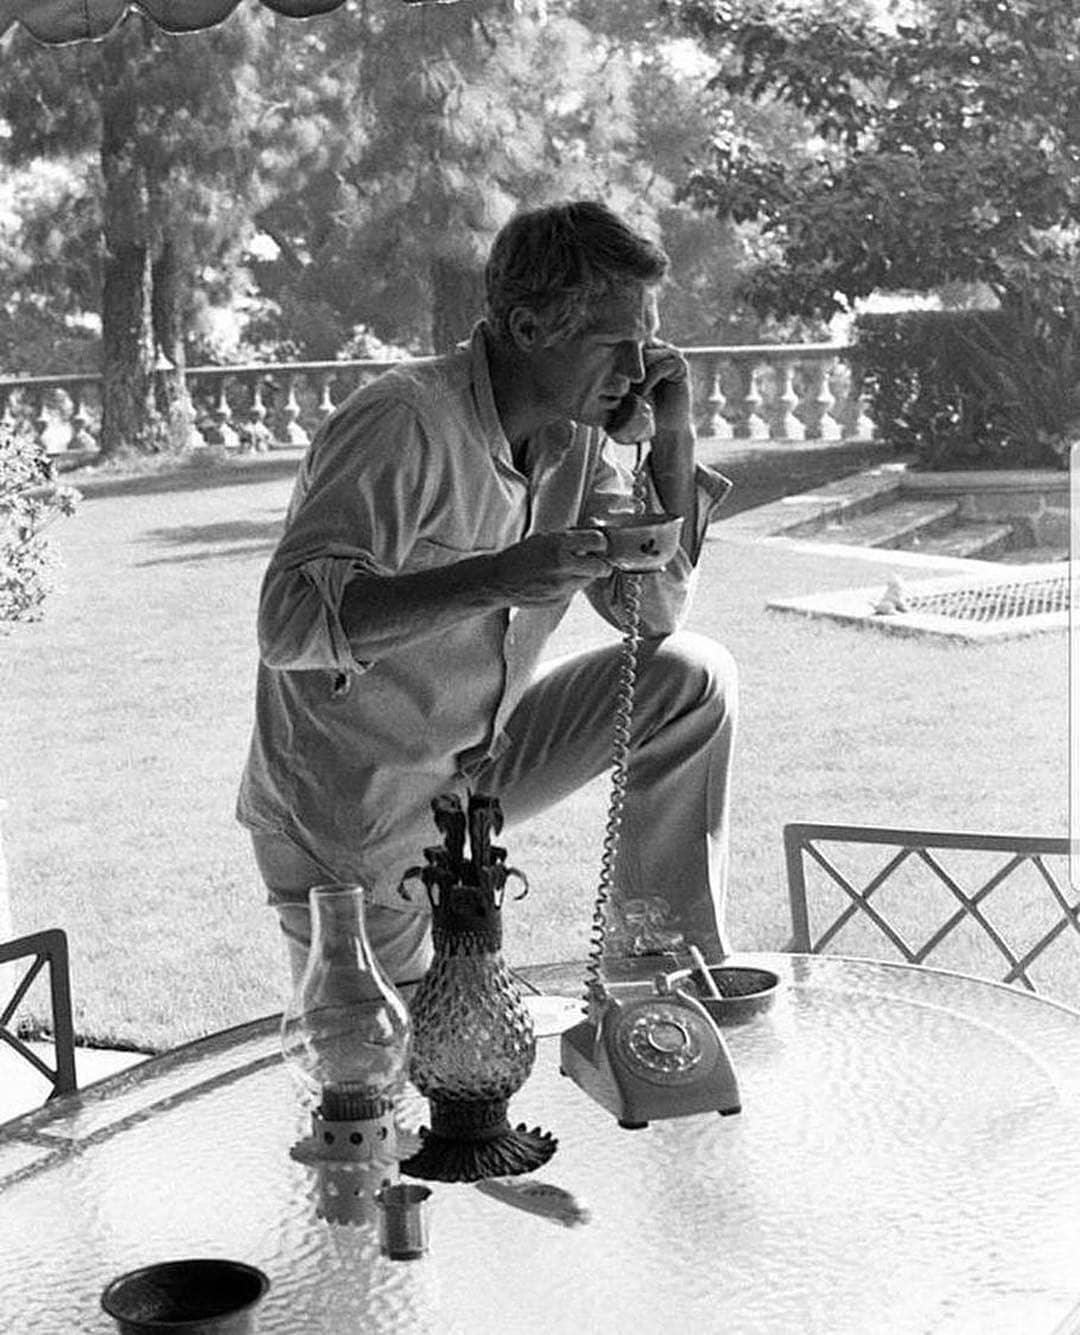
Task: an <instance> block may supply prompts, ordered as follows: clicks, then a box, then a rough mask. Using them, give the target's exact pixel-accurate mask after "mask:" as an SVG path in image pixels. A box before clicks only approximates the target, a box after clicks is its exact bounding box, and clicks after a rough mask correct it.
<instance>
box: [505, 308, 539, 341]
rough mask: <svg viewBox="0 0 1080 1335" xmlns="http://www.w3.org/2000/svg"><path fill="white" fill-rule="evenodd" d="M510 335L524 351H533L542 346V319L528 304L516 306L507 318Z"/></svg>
mask: <svg viewBox="0 0 1080 1335" xmlns="http://www.w3.org/2000/svg"><path fill="white" fill-rule="evenodd" d="M507 326H508V328H509V330H510V337H511V338H512V339H513V340H514V345H515V347H517V348H520V349H521V351H522V352H533V351H534V350H535V349H536V348H538V347H539V346H540V334H541V330H540V321H539V320H538V319H537V317H536V312H535V311H531V310H529V308H528V306H515V307H514V309H513V310H512V311H511V312H510V315H509V318H508V319H507Z"/></svg>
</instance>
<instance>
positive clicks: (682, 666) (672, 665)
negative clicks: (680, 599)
mask: <svg viewBox="0 0 1080 1335" xmlns="http://www.w3.org/2000/svg"><path fill="white" fill-rule="evenodd" d="M645 662H648V664H649V672H650V675H653V674H655V675H656V676H657V677H658V678H659V680H660V681H662V682H663V683H664V684H665V686H666V687H667V689H668V690H670V691H671V692H672V694H673V703H674V704H675V705H676V706H681V708H682V709H695V708H706V709H708V708H717V709H718V710H719V711H720V713H721V714H722V715H723V716H725V717H727V716H730V715H732V714H733V713H734V711H735V708H736V706H737V704H738V690H739V676H738V669H737V668H736V665H735V660H734V658H733V657H732V656H731V654H730V653H729V652H728V650H727V649H725V648H724V646H723V645H722V644H719V643H718V642H717V641H716V640H714V639H711V638H710V637H709V636H707V635H700V634H698V633H697V632H696V631H677V632H676V633H675V634H673V635H668V636H666V637H665V638H664V639H663V640H659V641H657V642H656V643H655V645H654V646H651V647H649V648H647V649H646V651H645V654H644V655H643V664H644V663H645Z"/></svg>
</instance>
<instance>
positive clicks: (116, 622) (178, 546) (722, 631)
mask: <svg viewBox="0 0 1080 1335" xmlns="http://www.w3.org/2000/svg"><path fill="white" fill-rule="evenodd" d="M725 451H727V453H725ZM864 453H865V452H864V451H859V450H855V449H851V448H846V447H845V448H842V449H839V448H835V447H834V448H833V449H831V450H827V451H812V450H806V449H802V450H796V451H790V452H789V451H781V450H777V449H776V448H775V447H772V448H771V449H769V450H768V451H765V452H762V453H760V454H755V453H750V452H747V451H743V452H741V453H732V452H731V447H730V446H723V445H721V444H719V443H717V444H715V445H712V446H707V447H706V451H705V457H707V458H709V459H710V460H711V461H712V462H719V463H721V465H722V466H725V467H727V468H728V470H729V472H730V473H731V475H732V476H733V477H734V478H735V480H736V483H737V488H738V489H737V491H736V493H735V498H734V499H733V502H732V505H731V512H734V511H735V510H736V509H738V508H746V507H747V506H749V505H751V504H759V503H762V502H763V501H766V500H772V499H775V498H776V497H777V496H779V495H783V494H785V493H788V492H793V491H799V490H803V489H806V488H809V487H813V486H815V485H818V484H820V483H821V482H822V481H824V480H825V479H827V478H828V477H830V476H834V475H838V474H839V473H841V472H844V471H850V470H851V469H852V468H853V467H856V466H857V465H858V464H859V462H860V461H862V459H863V457H864ZM294 462H295V461H294V460H292V459H285V458H275V457H272V458H270V459H269V460H267V461H255V462H253V463H251V464H250V465H249V466H246V467H242V468H241V467H237V468H235V469H232V470H229V471H226V472H221V471H216V472H215V471H203V472H199V471H194V470H192V471H189V472H186V473H184V474H182V475H179V476H161V477H152V476H149V477H144V478H139V479H134V480H131V481H126V482H125V481H123V480H112V481H105V482H102V481H100V480H99V481H97V482H94V483H92V484H88V486H87V495H86V498H85V499H84V501H83V504H82V506H81V507H80V510H79V512H78V514H77V515H76V517H75V518H74V519H72V520H70V521H66V522H65V523H64V524H63V526H62V527H61V528H60V529H58V530H57V535H58V536H57V544H58V547H59V549H60V553H61V556H62V558H63V563H64V564H63V569H62V570H61V572H60V578H59V585H58V588H57V590H56V592H55V594H54V595H53V597H52V598H51V599H50V601H49V603H48V605H47V614H46V618H45V620H44V621H43V622H41V623H39V624H36V625H29V626H20V627H15V628H14V629H12V630H11V632H10V633H9V634H7V635H5V636H4V638H3V639H2V640H0V656H2V658H0V693H2V697H0V698H2V702H3V704H2V709H0V794H2V795H3V796H4V797H6V799H7V809H6V812H5V813H4V823H5V841H6V848H7V860H8V865H9V872H10V881H11V899H12V913H13V919H14V926H15V929H16V931H18V932H23V931H30V930H33V929H35V928H38V927H42V926H46V925H53V924H56V925H62V926H64V927H65V928H66V929H67V930H68V932H69V934H70V937H71V946H72V973H73V985H74V993H75V1004H76V1027H77V1030H78V1032H79V1033H80V1034H81V1035H82V1036H83V1037H84V1038H85V1039H87V1040H88V1041H92V1042H98V1043H117V1044H120V1045H131V1046H136V1047H140V1048H159V1047H163V1046H168V1045H171V1044H174V1043H177V1042H180V1041H183V1040H186V1039H189V1038H192V1037H196V1036H198V1035H199V1034H202V1033H204V1032H207V1031H209V1030H212V1029H215V1028H219V1027H221V1026H223V1025H226V1024H230V1023H237V1022H240V1021H242V1020H245V1019H248V1018H251V1017H253V1016H256V1015H259V1014H264V1013H266V1012H268V1011H272V1010H276V1009H278V1008H279V1007H280V1005H281V1003H282V999H283V987H284V980H285V970H284V962H283V956H282V952H281V950H280V947H279V943H278V940H277V927H276V920H275V919H274V916H273V914H272V913H271V911H270V910H268V909H266V908H265V907H264V905H263V902H262V901H263V895H262V890H261V887H260V885H259V882H258V880H257V877H256V875H255V873H254V868H253V866H252V863H251V859H250V853H249V849H248V845H247V842H246V837H245V835H244V833H243V831H242V830H241V829H240V828H239V827H238V826H237V825H236V824H235V822H234V821H233V816H232V811H233V802H234V797H235V789H236V782H237V777H238V774H239V771H240V768H241V765H242V763H243V758H244V751H245V747H246V743H247V735H248V731H249V728H250V722H251V695H252V684H253V678H254V669H255V650H254V615H255V599H256V594H257V589H258V584H259V579H260V576H261V573H262V570H263V567H264V565H265V563H266V560H267V557H268V555H269V553H270V550H271V548H272V545H273V543H274V540H275V536H276V534H277V533H278V531H279V527H280V522H281V519H282V515H283V513H284V508H285V505H286V502H287V499H288V493H289V488H290V475H291V470H292V467H293V466H294ZM909 573H910V572H909ZM928 573H937V572H934V571H928ZM889 574H890V567H889V566H888V564H887V562H884V563H883V562H879V561H875V562H869V561H866V560H864V559H861V558H858V557H855V556H851V557H848V556H844V557H836V556H832V555H826V554H821V555H818V554H816V553H814V554H809V555H808V554H806V553H799V554H794V553H792V552H790V551H786V550H778V549H777V548H775V547H770V546H768V545H763V544H749V543H746V542H743V541H736V540H734V539H733V538H731V537H725V532H724V524H723V522H722V521H721V522H719V523H718V524H716V525H714V527H713V529H712V530H711V533H710V538H709V542H708V545H707V548H706V552H705V555H704V558H703V563H702V574H701V581H700V585H699V590H698V595H697V601H696V604H695V608H694V611H693V614H692V617H691V621H690V624H691V626H692V627H693V628H694V629H697V630H700V631H704V632H707V633H709V634H712V635H714V636H716V637H717V638H718V639H720V640H722V641H723V642H724V643H725V644H727V645H728V647H729V648H730V649H731V650H732V652H733V653H734V655H735V657H736V659H737V661H738V663H739V666H740V671H741V677H742V706H743V712H742V725H741V733H740V737H739V742H738V758H737V769H736V776H735V794H734V810H733V845H732V884H731V919H730V921H731V930H732V935H733V937H734V939H735V942H736V944H737V945H738V946H739V947H741V948H744V949H764V948H770V947H777V946H779V945H781V944H782V943H783V942H784V940H785V939H786V935H787V906H786V898H785V890H784V880H783V868H782V857H781V847H780V830H781V826H782V825H783V824H784V822H785V821H788V820H795V819H813V820H838V821H865V822H870V823H880V824H914V825H922V826H928V827H942V828H947V827H948V828H966V829H980V828H981V829H988V830H989V829H998V830H1005V831H1028V832H1043V833H1050V834H1063V833H1065V832H1066V830H1067V812H1068V738H1067V730H1066V726H1065V720H1066V712H1065V711H1066V701H1067V638H1066V636H1065V635H1063V634H1056V635H1045V636H1039V637H1032V638H1029V639H1017V640H1011V641H1005V642H1001V643H998V644H987V645H982V646H977V647H975V646H960V645H955V644H947V643H943V642H936V641H932V640H925V639H902V638H899V637H896V638H894V637H890V636H886V635H883V634H881V633H879V632H876V631H873V630H860V629H856V628H851V627H844V626H839V625H834V624H831V623H826V622H818V621H810V620H804V619H802V618H796V617H791V616H787V615H784V614H780V613H776V612H770V611H767V610H766V608H765V602H766V600H767V599H769V598H772V597H785V596H796V595H800V594H808V593H813V592H815V591H819V590H826V589H839V588H846V587H852V586H856V585H864V584H874V583H876V582H880V583H881V584H882V587H884V584H885V582H886V580H887V579H888V576H889ZM609 633H610V632H608V631H607V630H606V629H605V628H604V627H603V626H602V625H600V624H599V623H598V622H597V620H596V619H595V617H594V616H593V615H592V614H591V613H590V612H589V611H588V609H587V608H584V607H583V608H582V609H579V610H578V609H576V610H575V611H574V612H573V613H572V614H571V615H570V616H569V617H568V618H567V620H566V622H565V624H564V626H563V627H562V628H561V629H560V631H559V636H558V640H557V643H555V644H553V646H552V650H553V652H561V651H564V650H566V649H569V648H572V647H575V646H578V645H581V646H584V645H586V644H588V643H590V642H594V641H595V639H596V638H597V637H598V636H604V635H607V634H609ZM606 800H607V787H606V784H605V783H604V782H598V783H596V784H594V785H592V787H591V788H590V789H589V790H588V791H587V792H586V793H585V794H584V795H583V796H581V797H579V798H576V799H575V800H573V801H572V802H568V803H564V804H563V805H562V806H561V807H559V808H556V809H555V810H553V811H552V812H550V813H548V814H547V815H546V816H545V817H543V818H542V819H539V820H536V821H534V822H533V823H532V824H531V825H529V826H528V827H522V828H519V829H512V830H508V831H506V832H504V837H503V842H504V843H506V844H507V846H508V847H509V849H510V854H511V857H510V860H511V861H512V862H513V863H514V864H515V865H517V866H520V867H522V868H523V869H524V870H525V871H526V872H527V873H528V875H529V878H530V881H531V884H532V890H531V893H530V895H529V897H528V898H527V899H526V900H525V901H524V902H522V903H521V904H515V905H513V906H512V907H511V908H510V909H509V910H508V913H507V924H506V927H507V940H506V954H507V957H508V959H509V960H510V962H511V963H526V962H534V961H540V960H544V959H555V958H568V957H576V956H581V955H583V954H584V952H585V950H586V947H587V943H588V927H589V921H590V918H591V911H592V898H593V893H594V890H595V885H596V876H597V869H598V863H599V855H600V845H601V838H602V832H603V824H604V814H605V806H606Z"/></svg>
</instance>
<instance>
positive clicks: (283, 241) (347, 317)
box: [256, 0, 663, 355]
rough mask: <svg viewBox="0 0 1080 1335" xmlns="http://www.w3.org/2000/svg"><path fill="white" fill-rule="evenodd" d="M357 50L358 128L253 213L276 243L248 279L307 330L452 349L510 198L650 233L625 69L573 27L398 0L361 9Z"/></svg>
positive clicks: (471, 6) (649, 196) (648, 195)
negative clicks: (609, 215) (562, 206)
mask: <svg viewBox="0 0 1080 1335" xmlns="http://www.w3.org/2000/svg"><path fill="white" fill-rule="evenodd" d="M355 17H356V19H357V21H359V18H358V16H355ZM361 45H362V49H363V55H362V60H361V61H360V62H359V64H358V65H357V67H356V68H355V70H354V77H355V78H356V79H357V80H358V83H359V87H358V93H357V100H356V104H355V107H354V121H353V123H354V124H356V125H358V126H359V127H360V128H359V132H358V133H356V134H355V135H354V136H353V137H352V140H351V142H349V143H348V144H347V145H345V146H344V148H343V149H342V150H341V151H333V150H331V152H330V153H329V155H328V158H327V161H326V162H325V163H324V164H323V165H322V167H321V169H320V170H319V171H318V172H317V173H315V174H313V175H305V174H301V176H300V178H299V181H298V183H297V188H296V189H294V190H293V191H291V192H288V193H285V194H282V195H281V196H280V197H278V198H276V199H275V200H273V201H272V202H271V203H270V204H269V205H268V206H267V207H266V208H265V209H264V210H263V211H262V212H261V213H260V215H259V223H260V225H261V226H262V227H264V229H265V230H266V231H267V233H268V234H269V235H270V236H271V237H272V238H273V240H274V241H275V243H276V244H277V246H278V252H279V253H278V256H277V258H276V259H275V260H274V261H273V262H272V263H271V264H270V265H260V266H257V268H256V274H257V277H258V279H259V281H260V284H262V285H263V287H264V290H266V291H267V292H268V293H270V294H271V295H272V296H273V297H274V298H275V300H277V301H278V302H279V303H280V304H281V306H282V307H283V308H286V309H289V310H290V312H291V314H292V315H293V316H294V318H296V317H298V318H299V319H300V320H301V321H303V322H305V323H307V324H308V326H309V328H311V332H312V333H313V334H315V336H316V337H324V338H326V339H327V340H328V341H329V340H331V339H332V338H333V337H335V336H336V337H337V338H338V340H339V342H338V346H339V347H340V345H341V342H342V341H344V339H345V338H346V337H347V336H348V333H349V331H350V330H351V329H352V328H353V327H355V326H356V325H366V326H369V327H370V328H371V329H372V330H373V331H374V333H375V334H376V335H378V336H379V337H380V338H382V339H386V340H389V341H393V342H399V343H400V342H404V343H408V344H410V345H412V346H414V347H417V348H420V347H426V348H431V347H434V348H437V349H441V348H446V347H449V346H452V345H453V344H454V343H456V342H457V341H459V340H460V339H461V338H463V337H464V336H465V335H467V333H468V331H469V329H470V327H471V325H472V323H473V321H474V320H475V319H476V317H477V316H478V315H479V314H480V312H481V309H482V268H483V260H484V257H485V256H486V254H487V251H488V248H489V246H490V243H491V241H492V239H493V237H494V235H495V232H496V231H497V230H498V228H499V227H500V226H501V224H502V223H503V222H505V221H506V219H507V218H508V217H509V216H510V214H511V213H512V212H514V210H515V209H517V208H518V207H519V206H522V205H528V204H535V203H539V202H542V201H544V200H547V199H551V198H553V197H557V196H562V195H573V194H590V195H600V196H603V197H604V198H606V199H608V200H609V202H611V203H612V204H613V206H614V207H616V208H621V209H623V210H624V211H625V212H627V213H628V214H629V215H631V216H633V217H636V218H637V219H638V220H639V221H641V222H642V223H643V225H645V226H648V227H650V228H651V229H652V230H653V231H655V230H656V225H655V218H656V210H657V207H658V203H659V201H660V200H661V199H662V197H663V196H662V192H661V191H660V190H659V189H658V187H657V186H656V185H655V184H650V176H651V174H652V173H651V172H650V170H649V169H648V167H647V166H646V165H645V164H643V163H641V162H639V161H638V160H637V154H636V152H635V148H636V142H637V141H636V134H637V125H636V121H635V116H634V108H633V105H632V97H631V90H632V86H633V70H632V68H631V65H630V62H629V60H628V58H627V57H626V56H625V55H624V54H622V53H620V52H617V51H614V50H613V49H612V48H611V45H610V44H609V43H606V42H604V41H603V40H601V39H600V38H599V37H598V36H597V34H595V33H593V32H590V31H589V30H588V29H586V28H585V27H583V26H582V25H581V24H580V23H578V22H577V21H576V20H574V19H571V18H569V17H567V16H565V15H560V14H554V13H553V14H550V15H548V16H546V17H544V16H541V15H540V14H538V13H535V12H530V13H519V14H514V13H511V12H508V11H507V10H506V9H505V8H504V7H502V6H495V5H492V4H491V3H489V2H488V3H484V0H476V3H463V4H459V5H454V6H448V7H439V6H430V7H410V6H402V7H400V8H388V9H384V10H379V11H378V12H368V13H367V15H366V27H365V28H364V31H363V36H362V40H361ZM313 200H314V204H313V202H312V201H313ZM309 350H311V348H310V344H309ZM322 351H323V355H326V351H327V349H325V348H324V349H322Z"/></svg>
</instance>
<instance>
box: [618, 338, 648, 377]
mask: <svg viewBox="0 0 1080 1335" xmlns="http://www.w3.org/2000/svg"><path fill="white" fill-rule="evenodd" d="M620 369H621V370H622V373H623V374H624V375H626V376H629V378H630V382H631V384H635V383H636V382H637V381H639V380H644V379H645V354H644V351H643V345H642V344H640V343H630V344H628V345H627V348H626V352H625V353H624V355H623V364H622V367H621V368H620Z"/></svg>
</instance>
